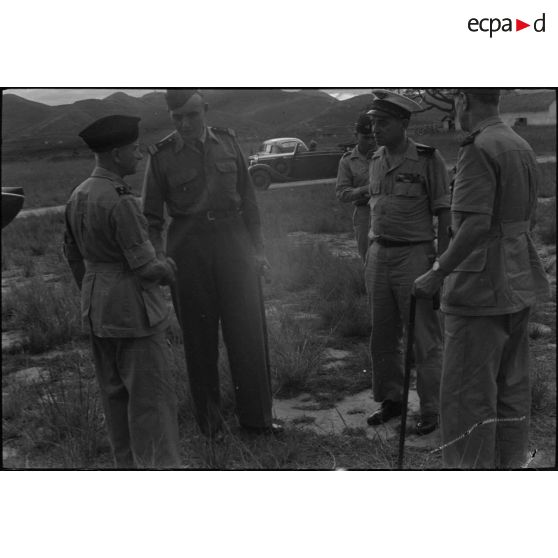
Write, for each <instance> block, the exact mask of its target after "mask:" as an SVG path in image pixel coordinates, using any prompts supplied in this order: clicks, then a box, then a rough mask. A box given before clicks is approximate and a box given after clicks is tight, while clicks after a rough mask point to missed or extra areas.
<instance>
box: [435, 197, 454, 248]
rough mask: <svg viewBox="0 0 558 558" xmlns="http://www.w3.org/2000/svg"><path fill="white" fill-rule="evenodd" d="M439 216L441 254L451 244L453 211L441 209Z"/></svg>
mask: <svg viewBox="0 0 558 558" xmlns="http://www.w3.org/2000/svg"><path fill="white" fill-rule="evenodd" d="M437 216H438V235H437V236H438V256H441V255H442V254H443V253H444V252H445V251H446V250H447V249H448V246H449V241H450V237H449V234H448V233H449V230H450V225H451V212H450V210H449V209H446V208H444V209H440V210H439V211H438V213H437Z"/></svg>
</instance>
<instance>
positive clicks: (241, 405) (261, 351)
mask: <svg viewBox="0 0 558 558" xmlns="http://www.w3.org/2000/svg"><path fill="white" fill-rule="evenodd" d="M167 252H168V254H169V256H171V257H172V258H173V259H174V260H175V262H176V264H177V267H178V274H177V281H176V284H175V286H174V288H173V301H174V305H175V310H176V314H177V316H178V319H179V321H180V325H181V327H182V332H183V336H184V350H185V355H186V366H187V369H188V377H189V381H190V390H191V394H192V399H193V402H194V407H195V412H196V419H197V422H198V425H199V427H200V429H201V430H202V432H204V433H206V434H212V433H213V432H216V431H217V430H219V428H220V427H221V423H222V417H221V412H220V388H219V369H218V358H219V323H220V324H221V329H222V332H223V339H224V342H225V345H226V348H227V355H228V360H229V365H230V371H231V376H232V382H233V386H234V393H235V397H236V408H237V414H238V419H239V422H240V424H241V425H243V426H253V427H269V426H271V405H272V396H271V386H270V378H269V374H268V370H267V365H266V348H265V341H264V333H263V323H262V315H261V305H260V304H261V303H260V298H259V285H258V281H259V277H258V274H257V273H256V267H255V260H254V248H253V244H252V241H251V238H250V236H249V234H248V231H247V230H246V227H245V225H244V222H243V220H242V218H241V217H240V216H234V217H229V218H224V219H218V220H215V221H208V220H207V219H204V218H197V217H195V218H182V219H175V220H173V221H172V222H171V224H170V226H169V232H168V241H167Z"/></svg>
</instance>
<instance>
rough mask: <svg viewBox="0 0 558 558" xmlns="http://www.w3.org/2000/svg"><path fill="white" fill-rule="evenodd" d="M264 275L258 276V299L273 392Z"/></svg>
mask: <svg viewBox="0 0 558 558" xmlns="http://www.w3.org/2000/svg"><path fill="white" fill-rule="evenodd" d="M262 281H263V274H262V273H260V274H259V275H258V298H259V299H260V315H261V317H262V332H263V339H264V351H265V367H266V370H267V379H268V382H269V392H270V393H272V391H271V364H270V359H269V338H268V334H267V320H266V317H265V301H264V295H263V288H262Z"/></svg>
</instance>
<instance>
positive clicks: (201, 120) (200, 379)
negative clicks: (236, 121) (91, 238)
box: [143, 89, 281, 436]
mask: <svg viewBox="0 0 558 558" xmlns="http://www.w3.org/2000/svg"><path fill="white" fill-rule="evenodd" d="M166 101H167V105H168V109H169V115H170V118H171V120H172V122H173V124H174V127H175V129H176V130H175V131H174V132H173V133H172V134H170V135H169V136H167V137H166V138H164V139H163V140H161V141H159V142H158V143H156V144H155V145H153V146H151V147H150V148H149V152H150V157H149V161H148V166H147V170H146V175H145V181H144V188H143V211H144V213H145V216H146V217H147V220H148V222H149V230H150V237H151V239H152V242H153V244H154V246H155V248H156V250H157V252H160V253H164V252H165V246H164V244H163V231H164V229H165V211H164V210H165V206H166V209H167V211H168V214H169V216H170V218H171V221H170V224H169V227H168V232H167V244H166V253H168V254H169V255H170V256H171V257H172V258H173V259H174V260H175V261H176V263H177V266H178V278H177V282H176V284H175V286H174V287H173V302H174V307H175V310H176V314H177V316H178V318H179V321H180V325H181V327H182V332H183V339H184V349H185V356H186V365H187V366H186V367H187V371H188V376H189V379H190V382H189V383H190V390H191V394H192V399H193V401H194V407H195V412H196V419H197V422H198V425H199V428H200V430H201V431H202V432H203V433H204V434H205V435H207V436H213V435H215V434H217V433H219V432H220V431H221V430H222V426H223V425H222V413H221V407H220V389H219V367H218V360H219V335H218V332H219V326H221V329H222V332H223V338H224V341H225V345H226V348H227V353H228V357H229V358H228V360H229V365H230V371H231V375H232V380H233V385H234V393H235V396H236V407H237V413H238V419H239V422H240V425H241V426H242V427H243V428H244V429H245V430H247V431H249V432H253V433H277V432H279V431H280V430H281V426H280V425H279V424H277V423H275V422H274V421H273V420H272V397H271V385H270V377H269V371H268V366H267V355H266V341H265V333H264V331H265V330H264V322H263V320H264V313H263V311H262V309H263V301H262V300H261V299H260V295H259V292H260V291H259V285H258V282H259V277H258V275H259V274H260V272H261V271H262V270H263V269H264V268H267V267H268V263H267V260H266V258H265V255H264V247H263V237H262V232H261V224H260V214H259V210H258V205H257V203H256V196H255V192H254V187H253V185H252V181H251V179H250V175H249V174H248V169H247V166H246V160H245V157H244V155H243V154H242V152H241V150H240V147H239V145H238V142H237V140H236V134H235V133H234V131H233V130H230V129H228V128H216V127H213V126H208V125H207V122H206V115H207V110H208V105H207V103H206V102H205V100H204V98H203V96H202V95H201V93H200V92H199V91H198V90H196V89H169V90H167V93H166Z"/></svg>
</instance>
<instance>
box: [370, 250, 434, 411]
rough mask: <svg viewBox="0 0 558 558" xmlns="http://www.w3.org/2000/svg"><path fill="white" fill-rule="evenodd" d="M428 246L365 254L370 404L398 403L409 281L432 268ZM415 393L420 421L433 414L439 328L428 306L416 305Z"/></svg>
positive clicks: (427, 303) (425, 303)
mask: <svg viewBox="0 0 558 558" xmlns="http://www.w3.org/2000/svg"><path fill="white" fill-rule="evenodd" d="M434 259H435V253H434V247H433V244H432V243H429V242H426V243H421V244H413V245H411V246H401V247H384V246H380V245H379V244H378V243H377V242H373V243H372V244H371V245H370V248H369V249H368V256H367V260H366V270H365V280H366V288H367V291H368V299H369V304H370V312H371V322H372V334H371V339H370V352H371V355H372V375H373V386H372V387H373V393H374V400H375V401H384V400H386V399H389V400H391V401H401V398H402V393H403V380H404V352H405V341H406V335H405V333H406V329H407V327H406V326H407V324H408V321H409V312H410V297H411V288H412V285H413V282H414V280H415V279H416V278H417V277H418V276H419V275H422V274H423V273H425V272H426V271H428V270H429V269H430V268H431V267H432V263H433V261H434ZM415 362H416V368H417V392H418V395H419V398H420V408H421V416H422V418H428V417H433V416H437V415H438V412H439V391H440V376H441V372H442V327H441V317H440V314H439V312H438V311H436V310H433V308H432V301H431V300H417V305H416V318H415Z"/></svg>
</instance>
